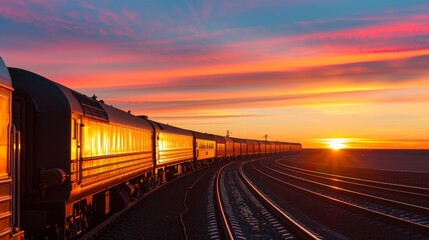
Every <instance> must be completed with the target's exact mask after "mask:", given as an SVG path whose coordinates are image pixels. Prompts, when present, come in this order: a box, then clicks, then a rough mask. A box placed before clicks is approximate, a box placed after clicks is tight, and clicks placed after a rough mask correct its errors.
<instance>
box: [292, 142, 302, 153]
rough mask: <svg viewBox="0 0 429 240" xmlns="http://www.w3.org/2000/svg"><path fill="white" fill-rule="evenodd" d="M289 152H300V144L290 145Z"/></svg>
mask: <svg viewBox="0 0 429 240" xmlns="http://www.w3.org/2000/svg"><path fill="white" fill-rule="evenodd" d="M291 151H292V152H300V151H302V145H301V144H300V143H291Z"/></svg>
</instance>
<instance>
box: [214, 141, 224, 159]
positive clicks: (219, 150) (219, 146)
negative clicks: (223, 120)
mask: <svg viewBox="0 0 429 240" xmlns="http://www.w3.org/2000/svg"><path fill="white" fill-rule="evenodd" d="M213 138H214V139H215V141H216V158H218V159H220V158H226V138H225V137H223V136H218V135H213Z"/></svg>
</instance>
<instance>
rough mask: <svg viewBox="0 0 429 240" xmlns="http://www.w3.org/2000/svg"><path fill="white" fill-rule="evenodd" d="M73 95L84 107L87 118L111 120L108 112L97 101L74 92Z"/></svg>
mask: <svg viewBox="0 0 429 240" xmlns="http://www.w3.org/2000/svg"><path fill="white" fill-rule="evenodd" d="M73 95H74V96H75V98H76V99H77V100H78V101H79V103H80V105H81V106H82V109H83V114H84V115H85V116H86V117H92V118H95V119H98V120H103V121H108V120H109V118H108V117H107V113H106V111H104V109H103V108H102V107H101V106H100V104H99V103H98V102H97V101H96V100H93V99H91V98H89V97H87V96H85V95H82V94H80V93H77V92H73Z"/></svg>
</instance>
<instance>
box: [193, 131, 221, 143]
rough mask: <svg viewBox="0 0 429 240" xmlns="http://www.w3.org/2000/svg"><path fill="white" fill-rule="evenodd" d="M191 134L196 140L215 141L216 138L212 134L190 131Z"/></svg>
mask: <svg viewBox="0 0 429 240" xmlns="http://www.w3.org/2000/svg"><path fill="white" fill-rule="evenodd" d="M192 133H194V136H195V138H197V139H204V140H212V141H216V138H215V137H214V136H213V135H212V134H207V133H200V132H195V131H192Z"/></svg>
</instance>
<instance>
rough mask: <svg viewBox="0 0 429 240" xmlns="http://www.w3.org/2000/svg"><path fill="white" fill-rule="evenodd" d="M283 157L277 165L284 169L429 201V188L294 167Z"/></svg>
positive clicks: (277, 161) (276, 161) (278, 160)
mask: <svg viewBox="0 0 429 240" xmlns="http://www.w3.org/2000/svg"><path fill="white" fill-rule="evenodd" d="M280 160H281V159H277V160H275V161H274V162H275V164H277V166H281V167H282V168H283V169H288V170H290V171H294V172H297V173H302V174H305V175H308V176H314V177H319V178H321V179H327V180H330V181H335V182H338V183H347V184H350V185H355V186H359V187H366V188H372V189H375V190H378V191H387V192H390V193H394V194H401V195H404V196H407V197H410V198H413V199H414V198H418V199H423V200H426V201H428V200H429V188H427V187H420V186H413V185H405V184H396V183H390V182H383V181H375V180H369V179H364V178H358V177H350V176H345V175H339V174H333V173H325V172H320V171H312V170H308V169H304V168H300V167H294V166H291V165H288V164H285V163H282V162H280Z"/></svg>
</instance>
